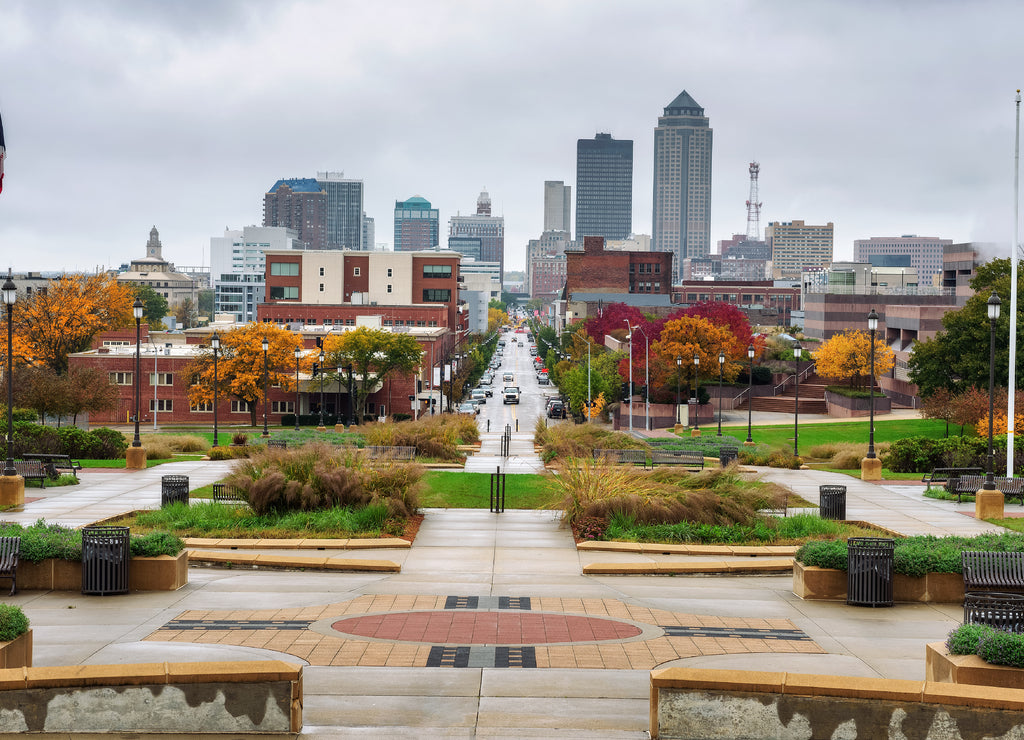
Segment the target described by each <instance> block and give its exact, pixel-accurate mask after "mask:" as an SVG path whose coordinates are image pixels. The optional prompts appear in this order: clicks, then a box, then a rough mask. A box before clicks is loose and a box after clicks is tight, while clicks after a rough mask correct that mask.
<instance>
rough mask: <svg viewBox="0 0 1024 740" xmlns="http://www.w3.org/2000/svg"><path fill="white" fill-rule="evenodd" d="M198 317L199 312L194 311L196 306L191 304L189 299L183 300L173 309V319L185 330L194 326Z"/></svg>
mask: <svg viewBox="0 0 1024 740" xmlns="http://www.w3.org/2000/svg"><path fill="white" fill-rule="evenodd" d="M198 317H199V312H198V311H197V310H196V304H195V303H193V302H192V299H191V298H185V299H183V300H182V301H181V303H179V304H178V305H177V306H175V307H174V318H175V319H176V320H177V321H178V323H179V324H181V325H182V326H183V327H185V328H186V329H191V328H192V327H193V326H195V325H196V319H197V318H198Z"/></svg>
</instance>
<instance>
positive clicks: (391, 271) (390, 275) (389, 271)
mask: <svg viewBox="0 0 1024 740" xmlns="http://www.w3.org/2000/svg"><path fill="white" fill-rule="evenodd" d="M394 275H395V271H394V270H392V269H391V268H390V267H389V268H388V277H394Z"/></svg>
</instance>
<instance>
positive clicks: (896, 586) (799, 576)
mask: <svg viewBox="0 0 1024 740" xmlns="http://www.w3.org/2000/svg"><path fill="white" fill-rule="evenodd" d="M793 593H794V594H796V595H797V596H799V597H800V598H801V599H807V600H821V601H845V600H846V571H845V570H835V569H832V568H815V567H813V566H807V565H804V564H802V563H797V562H794V563H793ZM892 594H893V600H894V601H920V602H937V603H943V604H956V603H959V602H962V601H963V600H964V579H963V576H961V575H960V574H959V573H928V574H927V575H925V576H922V577H920V578H912V577H910V576H902V575H899V574H896V575H895V576H894V577H893V582H892Z"/></svg>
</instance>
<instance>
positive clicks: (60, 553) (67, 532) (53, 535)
mask: <svg viewBox="0 0 1024 740" xmlns="http://www.w3.org/2000/svg"><path fill="white" fill-rule="evenodd" d="M0 537H20V538H21V550H20V557H21V559H22V560H27V561H29V562H32V563H39V562H42V561H43V560H47V559H49V558H55V559H57V560H70V561H72V562H80V561H81V560H82V531H81V530H80V529H70V528H68V527H64V526H62V525H60V524H47V523H46V522H45V521H43V520H42V519H39V520H38V521H36V523H35V524H31V525H29V526H27V527H25V526H22V525H20V524H2V525H0ZM128 544H129V549H130V552H131V555H132V557H156V556H158V555H177V554H178V553H179V552H181V551H182V550H184V549H185V543H184V541H183V540H182V539H181V538H180V537H177V536H175V535H173V534H170V533H168V532H150V533H149V534H145V535H133V536H131V537H130V538H129V541H128Z"/></svg>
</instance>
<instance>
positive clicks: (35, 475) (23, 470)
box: [14, 460, 48, 488]
mask: <svg viewBox="0 0 1024 740" xmlns="http://www.w3.org/2000/svg"><path fill="white" fill-rule="evenodd" d="M14 469H15V470H17V471H18V475H20V476H21V477H22V478H24V479H25V483H28V482H29V481H36V482H38V483H39V487H40V488H46V479H47V477H48V476H47V475H46V470H45V469H44V468H43V464H42V463H41V462H40V461H39V460H15V461H14Z"/></svg>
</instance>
